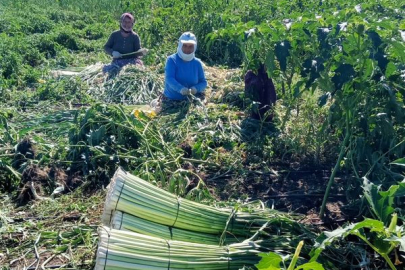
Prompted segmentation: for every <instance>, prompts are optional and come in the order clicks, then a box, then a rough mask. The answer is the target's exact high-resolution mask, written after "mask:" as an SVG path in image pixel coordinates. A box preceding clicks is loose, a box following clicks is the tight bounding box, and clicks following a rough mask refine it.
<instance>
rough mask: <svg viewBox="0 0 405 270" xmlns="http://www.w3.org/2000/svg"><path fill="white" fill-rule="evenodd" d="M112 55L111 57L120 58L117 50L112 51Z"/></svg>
mask: <svg viewBox="0 0 405 270" xmlns="http://www.w3.org/2000/svg"><path fill="white" fill-rule="evenodd" d="M112 57H113V58H120V57H121V54H120V53H119V52H117V51H113V52H112Z"/></svg>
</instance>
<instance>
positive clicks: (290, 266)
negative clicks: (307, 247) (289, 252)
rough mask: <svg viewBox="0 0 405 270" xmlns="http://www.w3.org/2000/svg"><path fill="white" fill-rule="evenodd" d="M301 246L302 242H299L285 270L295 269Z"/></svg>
mask: <svg viewBox="0 0 405 270" xmlns="http://www.w3.org/2000/svg"><path fill="white" fill-rule="evenodd" d="M303 245H304V241H300V242H299V244H298V246H297V249H296V250H295V253H294V256H293V258H292V260H291V263H290V265H289V266H288V268H287V270H293V269H294V268H295V265H296V264H297V261H298V257H299V255H300V252H301V249H302V246H303Z"/></svg>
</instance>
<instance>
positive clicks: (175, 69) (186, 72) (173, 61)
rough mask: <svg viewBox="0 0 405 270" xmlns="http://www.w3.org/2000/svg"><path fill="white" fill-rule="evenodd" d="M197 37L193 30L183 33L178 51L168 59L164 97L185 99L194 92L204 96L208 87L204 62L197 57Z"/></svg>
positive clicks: (196, 94)
mask: <svg viewBox="0 0 405 270" xmlns="http://www.w3.org/2000/svg"><path fill="white" fill-rule="evenodd" d="M196 50H197V39H196V37H195V35H194V34H193V33H191V32H185V33H183V34H182V35H181V36H180V38H179V42H178V46H177V52H176V53H175V54H172V55H170V56H169V57H168V58H167V60H166V67H165V89H164V92H163V95H164V97H166V98H167V99H171V100H185V99H187V96H188V95H190V94H192V95H195V96H202V95H203V94H204V91H205V88H206V87H207V80H206V79H205V74H204V69H203V64H202V62H201V60H200V59H198V58H196V57H195V51H196Z"/></svg>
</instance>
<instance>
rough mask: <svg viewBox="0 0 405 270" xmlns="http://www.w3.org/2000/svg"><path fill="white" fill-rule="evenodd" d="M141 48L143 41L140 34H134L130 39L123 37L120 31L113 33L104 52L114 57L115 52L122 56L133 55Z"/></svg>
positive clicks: (131, 56)
mask: <svg viewBox="0 0 405 270" xmlns="http://www.w3.org/2000/svg"><path fill="white" fill-rule="evenodd" d="M140 48H141V40H140V39H139V36H138V34H136V33H133V32H132V33H131V34H130V35H129V36H128V37H123V36H122V34H121V31H120V30H117V31H115V32H113V33H112V34H111V35H110V37H109V39H108V41H107V43H106V44H105V45H104V50H105V52H106V53H107V54H109V55H112V52H113V51H117V52H119V53H121V54H126V53H132V52H136V51H137V50H139V49H140ZM122 58H136V55H128V56H123V57H122Z"/></svg>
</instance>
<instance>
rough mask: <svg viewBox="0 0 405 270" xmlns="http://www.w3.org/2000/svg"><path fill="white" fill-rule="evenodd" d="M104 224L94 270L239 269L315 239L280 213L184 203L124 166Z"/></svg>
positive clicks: (108, 200) (112, 187)
mask: <svg viewBox="0 0 405 270" xmlns="http://www.w3.org/2000/svg"><path fill="white" fill-rule="evenodd" d="M102 221H103V224H104V225H105V226H103V227H100V229H99V235H100V240H99V246H98V250H97V260H96V267H95V269H241V268H243V267H245V266H247V267H252V266H253V265H255V264H256V263H258V261H259V260H260V256H258V254H259V253H260V252H267V251H275V252H277V251H280V250H283V251H289V252H293V249H292V250H291V249H290V248H289V244H291V246H292V247H294V246H295V243H294V242H296V241H297V239H299V240H303V239H313V238H314V237H313V235H310V232H308V231H305V229H304V228H302V227H300V225H299V224H298V223H297V222H294V221H293V220H291V219H288V218H286V217H284V216H283V215H282V214H281V213H278V212H276V211H271V210H268V211H266V210H263V209H262V210H251V211H250V212H242V211H238V210H237V209H230V208H215V207H210V206H206V205H202V204H199V203H196V202H193V201H189V200H186V199H180V198H178V197H176V196H175V195H173V194H171V193H169V192H167V191H164V190H162V189H160V188H158V187H155V186H154V185H152V184H150V183H148V182H146V181H144V180H142V179H140V178H138V177H136V176H134V175H131V174H130V173H127V172H125V171H124V170H123V169H121V168H119V169H118V170H117V171H116V173H115V175H114V177H113V179H112V181H111V183H110V186H109V190H108V194H107V198H106V202H105V205H104V212H103V215H102ZM275 228H276V229H275ZM282 230H283V231H282ZM285 232H288V233H287V234H286V233H285ZM306 233H308V234H306ZM229 235H232V237H228V236H229ZM227 237H228V238H227ZM306 252H309V251H306Z"/></svg>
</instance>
